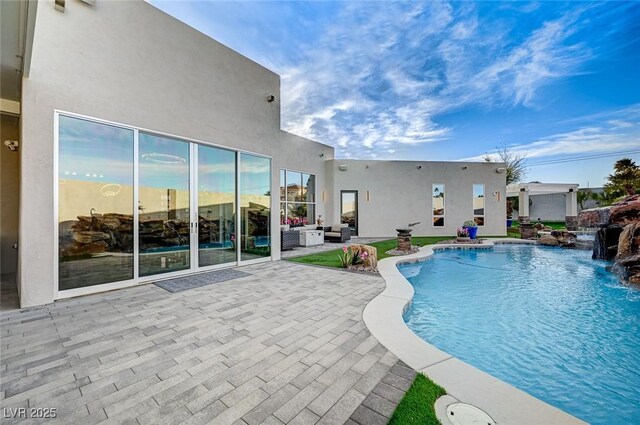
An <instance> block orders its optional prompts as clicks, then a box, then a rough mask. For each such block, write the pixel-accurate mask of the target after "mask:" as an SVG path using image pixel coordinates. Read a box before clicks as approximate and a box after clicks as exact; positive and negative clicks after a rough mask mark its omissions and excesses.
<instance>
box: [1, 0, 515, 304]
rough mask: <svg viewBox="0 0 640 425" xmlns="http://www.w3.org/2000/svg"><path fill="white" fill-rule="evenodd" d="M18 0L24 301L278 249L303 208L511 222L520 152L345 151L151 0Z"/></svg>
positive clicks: (13, 184) (12, 131)
mask: <svg viewBox="0 0 640 425" xmlns="http://www.w3.org/2000/svg"><path fill="white" fill-rule="evenodd" d="M1 7H2V93H1V97H2V141H3V143H4V142H5V141H7V142H11V143H8V145H12V146H13V145H15V143H13V142H14V141H15V142H17V145H18V146H17V149H14V150H10V149H9V146H4V145H3V146H2V149H1V151H2V157H1V161H2V229H1V230H2V241H1V243H2V244H1V250H2V251H1V252H2V273H3V274H14V273H15V276H16V282H17V286H18V291H19V297H20V304H21V306H22V307H28V306H33V305H40V304H46V303H51V302H53V301H54V300H56V299H61V298H67V297H73V296H78V295H83V294H88V293H94V292H100V291H106V290H112V289H117V288H122V287H126V286H131V285H137V284H141V283H145V282H149V281H151V280H157V279H161V278H165V277H171V276H180V275H183V274H186V273H195V272H199V271H204V270H212V269H216V268H221V267H230V266H239V265H243V264H248V263H254V262H260V261H275V260H279V259H280V225H281V223H283V222H285V221H286V220H287V219H288V218H299V219H305V220H306V221H307V222H308V223H311V224H313V223H315V222H316V220H317V219H318V217H319V216H322V220H324V222H325V224H326V225H331V224H339V223H341V222H344V223H346V224H348V225H349V226H350V227H351V228H352V233H353V235H354V237H356V236H366V237H369V236H371V237H373V236H376V237H378V236H379V237H383V236H389V237H392V236H394V235H395V230H394V229H395V228H396V227H398V226H402V225H405V224H407V223H409V222H418V221H419V222H421V224H419V225H418V226H416V228H415V230H414V234H418V235H454V234H455V230H456V228H457V227H459V226H460V225H461V224H462V223H463V222H464V221H465V220H475V221H476V222H477V223H478V224H479V226H480V230H479V234H480V235H486V236H488V235H505V234H506V229H505V199H506V186H505V174H504V168H503V167H504V165H503V164H496V163H463V162H431V161H426V160H425V161H369V160H343V159H339V158H335V155H334V149H333V148H332V147H331V146H330V145H327V144H323V143H319V142H316V141H313V140H308V139H305V138H302V137H299V136H296V135H294V134H290V133H287V132H285V131H282V130H281V126H280V77H279V75H277V74H276V73H274V72H272V71H270V70H269V69H266V68H264V67H263V66H261V65H259V64H257V63H255V62H253V61H251V60H250V59H248V58H246V57H244V56H242V55H240V54H238V53H237V52H235V51H233V50H231V49H229V48H227V47H226V46H224V45H222V44H220V43H218V42H217V41H215V40H213V39H211V38H209V37H208V36H206V35H204V34H202V33H200V32H198V31H196V30H195V29H193V28H191V27H189V26H188V25H186V24H184V23H182V22H180V21H178V20H177V19H175V18H173V17H171V16H169V15H167V14H165V13H164V12H162V11H160V10H158V9H157V8H155V7H154V6H152V5H150V4H148V3H146V2H144V1H142V0H136V1H126V2H121V1H101V0H87V1H80V0H78V1H75V0H74V1H70V0H66V1H65V0H47V1H42V2H36V1H32V0H25V1H22V2H12V1H9V2H4V1H3V2H1ZM323 142H327V143H330V142H331V141H330V140H325V141H323ZM13 147H14V148H15V146H13ZM14 244H17V245H16V247H17V249H16V248H14Z"/></svg>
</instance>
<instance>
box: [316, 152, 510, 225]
mask: <svg viewBox="0 0 640 425" xmlns="http://www.w3.org/2000/svg"><path fill="white" fill-rule="evenodd" d="M341 165H345V166H346V167H347V170H346V171H340V170H339V167H340V166H341ZM419 166H420V167H421V168H420V169H418V167H419ZM464 167H466V169H463V168H464ZM499 167H504V164H496V163H485V162H483V163H461V162H426V161H364V160H359V161H356V160H339V159H336V160H333V161H328V162H327V170H332V171H333V182H331V184H329V183H327V185H328V186H329V187H330V188H331V189H330V190H329V192H330V193H329V197H330V202H329V203H328V211H329V212H330V216H329V219H330V221H331V223H334V222H335V223H337V222H338V221H339V219H340V212H339V210H340V191H341V190H357V191H358V200H359V203H358V208H359V214H358V215H359V236H364V237H368V236H371V237H375V236H390V237H393V236H395V235H396V232H395V228H396V227H398V226H404V225H407V224H408V223H413V222H416V221H420V222H421V224H419V225H417V226H415V228H414V231H413V234H414V235H420V236H430V235H433V236H436V235H455V232H456V229H457V228H458V227H460V226H462V223H463V222H464V221H465V220H472V219H473V195H472V193H473V185H474V184H484V185H485V199H486V205H485V225H484V227H480V229H479V230H478V234H479V235H481V236H501V235H505V234H506V210H505V191H506V183H505V174H504V173H502V174H498V173H497V172H496V169H497V168H499ZM327 172H328V173H329V171H327ZM441 183H444V184H445V226H444V227H434V226H433V225H432V222H433V220H432V219H433V215H432V198H431V190H432V185H433V184H441ZM367 190H368V191H369V195H370V198H369V202H367V201H366V191H367ZM494 193H495V195H494ZM331 223H330V224H331Z"/></svg>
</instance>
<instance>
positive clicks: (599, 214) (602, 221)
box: [578, 207, 611, 227]
mask: <svg viewBox="0 0 640 425" xmlns="http://www.w3.org/2000/svg"><path fill="white" fill-rule="evenodd" d="M610 214H611V209H610V208H609V207H603V208H591V209H588V210H582V211H580V213H579V214H578V227H601V226H604V225H606V224H608V223H609V216H610Z"/></svg>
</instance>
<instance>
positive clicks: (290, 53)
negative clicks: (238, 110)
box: [151, 0, 640, 187]
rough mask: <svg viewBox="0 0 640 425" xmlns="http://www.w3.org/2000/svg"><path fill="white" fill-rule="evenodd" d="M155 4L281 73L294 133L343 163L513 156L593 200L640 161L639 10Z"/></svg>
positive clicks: (285, 117) (534, 176)
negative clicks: (626, 165)
mask: <svg viewBox="0 0 640 425" xmlns="http://www.w3.org/2000/svg"><path fill="white" fill-rule="evenodd" d="M151 2H152V4H154V5H156V6H157V7H159V8H160V9H162V10H164V11H165V12H167V13H169V14H171V15H173V16H175V17H176V18H178V19H180V20H182V21H184V22H185V23H187V24H189V25H191V26H192V27H194V28H196V29H198V30H200V31H202V32H204V33H205V34H208V35H209V36H211V37H212V38H214V39H216V40H218V41H220V42H221V43H223V44H225V45H227V46H229V47H231V48H232V49H234V50H236V51H238V52H240V53H241V54H243V55H245V56H247V57H249V58H251V59H252V60H254V61H256V62H258V63H260V64H262V65H264V66H266V67H267V68H269V69H271V70H273V71H275V72H277V73H278V74H280V75H281V76H282V88H281V90H282V93H281V96H282V127H283V129H284V130H287V131H290V132H292V133H295V134H298V135H301V136H304V137H309V138H311V139H314V140H317V141H319V142H322V143H327V144H330V145H333V146H335V147H336V155H337V157H339V158H362V159H372V158H373V159H412V160H416V159H418V160H420V159H424V160H461V159H472V160H479V159H481V158H482V157H483V156H484V155H485V154H487V153H489V154H491V153H492V152H494V151H495V150H496V147H497V146H499V145H503V144H505V145H507V146H509V147H510V148H511V149H512V150H513V151H515V152H520V153H523V154H526V155H527V162H528V164H529V166H530V168H529V171H528V175H527V178H526V181H531V180H540V181H545V182H571V183H580V184H581V185H582V186H586V185H587V184H588V185H590V186H591V187H595V186H600V185H602V182H603V180H604V178H605V177H606V175H607V174H609V173H610V172H611V170H612V165H613V163H614V162H615V160H617V159H619V158H620V157H621V156H602V155H605V154H607V153H611V152H622V151H633V150H635V151H640V77H639V75H640V3H635V2H608V3H580V2H571V3H561V2H515V3H506V2H477V3H474V2H454V3H448V2H391V1H388V2H387V1H375V2H359V1H351V2H346V1H345V2H341V1H332V2H329V1H314V2H302V1H295V2H294V1H288V2H276V1H251V2H249V1H243V2H219V1H186V0H185V1H175V0H173V1H171V0H152V1H151ZM585 156H593V158H592V159H589V160H585V161H574V162H560V163H556V164H550V165H536V164H540V163H544V162H546V161H555V160H563V159H576V158H578V157H585ZM624 156H627V157H631V158H632V159H634V160H636V162H638V163H640V154H638V153H634V154H629V155H624Z"/></svg>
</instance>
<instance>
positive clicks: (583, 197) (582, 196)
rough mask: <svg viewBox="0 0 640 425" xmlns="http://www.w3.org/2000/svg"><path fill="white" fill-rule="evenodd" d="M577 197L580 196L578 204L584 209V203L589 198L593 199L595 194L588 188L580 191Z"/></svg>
mask: <svg viewBox="0 0 640 425" xmlns="http://www.w3.org/2000/svg"><path fill="white" fill-rule="evenodd" d="M576 197H577V198H578V205H580V209H581V210H583V209H584V203H585V202H587V201H588V200H589V199H593V194H592V193H591V190H589V189H587V190H584V191H578V193H577V194H576Z"/></svg>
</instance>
